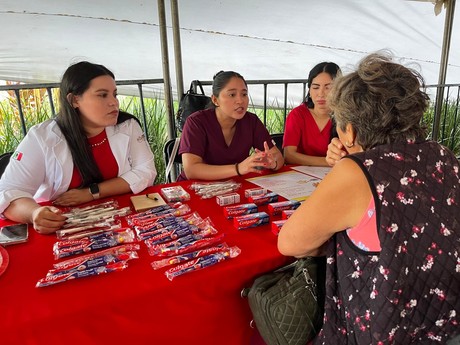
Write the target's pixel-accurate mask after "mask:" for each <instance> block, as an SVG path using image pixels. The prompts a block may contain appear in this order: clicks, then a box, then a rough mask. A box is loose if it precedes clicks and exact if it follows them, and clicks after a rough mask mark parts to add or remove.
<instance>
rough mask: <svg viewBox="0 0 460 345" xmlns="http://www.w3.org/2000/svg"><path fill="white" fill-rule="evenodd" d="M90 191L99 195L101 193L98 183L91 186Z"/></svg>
mask: <svg viewBox="0 0 460 345" xmlns="http://www.w3.org/2000/svg"><path fill="white" fill-rule="evenodd" d="M89 190H90V191H91V194H97V193H99V186H98V185H97V183H92V184H90V185H89Z"/></svg>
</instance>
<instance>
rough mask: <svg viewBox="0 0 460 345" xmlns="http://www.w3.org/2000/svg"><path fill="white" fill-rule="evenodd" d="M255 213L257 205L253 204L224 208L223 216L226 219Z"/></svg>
mask: <svg viewBox="0 0 460 345" xmlns="http://www.w3.org/2000/svg"><path fill="white" fill-rule="evenodd" d="M257 211H258V208H257V205H256V204H254V203H249V204H240V205H234V206H226V207H224V215H225V217H227V219H232V218H234V217H238V216H243V215H245V214H250V213H256V212H257Z"/></svg>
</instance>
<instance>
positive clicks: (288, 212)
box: [281, 210, 295, 219]
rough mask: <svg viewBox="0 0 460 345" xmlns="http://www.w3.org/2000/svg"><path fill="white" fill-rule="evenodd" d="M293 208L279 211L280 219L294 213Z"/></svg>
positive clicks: (287, 217)
mask: <svg viewBox="0 0 460 345" xmlns="http://www.w3.org/2000/svg"><path fill="white" fill-rule="evenodd" d="M294 211H295V210H283V211H282V212H281V219H289V217H290V216H292V214H293V213H294Z"/></svg>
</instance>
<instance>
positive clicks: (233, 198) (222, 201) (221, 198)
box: [216, 193, 240, 206]
mask: <svg viewBox="0 0 460 345" xmlns="http://www.w3.org/2000/svg"><path fill="white" fill-rule="evenodd" d="M216 202H217V204H218V205H219V206H225V205H232V204H237V203H239V202H240V195H239V194H238V193H229V194H224V195H217V196H216Z"/></svg>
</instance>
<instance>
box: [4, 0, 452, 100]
mask: <svg viewBox="0 0 460 345" xmlns="http://www.w3.org/2000/svg"><path fill="white" fill-rule="evenodd" d="M0 3H1V7H0V23H1V24H2V25H1V27H2V32H1V37H2V39H1V45H0V61H1V63H0V79H3V80H15V81H22V82H57V81H59V79H60V77H61V75H62V73H63V71H64V70H65V69H66V68H67V67H68V65H69V64H71V63H73V62H77V61H81V60H89V61H92V62H96V63H101V64H104V65H105V66H107V67H108V68H110V69H111V70H112V71H113V72H114V73H115V75H116V77H117V79H118V80H126V79H149V78H152V79H153V78H162V75H163V72H162V57H161V46H160V29H159V17H158V5H157V1H153V0H149V1H147V0H146V1H141V0H130V1H125V0H112V1H109V2H107V1H94V0H79V1H74V0H67V1H60V2H57V1H51V0H48V1H35V0H0ZM165 6H166V13H167V25H168V30H167V33H168V44H169V59H170V64H171V65H170V71H171V79H172V80H171V83H172V88H173V90H176V79H175V78H176V77H175V70H174V51H173V38H172V29H171V16H170V8H171V7H170V2H169V1H168V0H166V1H165ZM178 7H179V24H180V29H181V30H180V35H181V45H182V61H183V63H182V65H183V75H184V83H185V85H184V87H185V89H187V87H188V84H189V83H190V81H191V80H193V79H200V80H211V79H212V76H213V75H214V74H215V73H216V72H217V71H219V70H235V71H238V72H240V73H241V74H242V75H243V76H245V78H246V79H299V78H306V77H307V74H308V71H309V70H310V69H311V68H312V67H313V66H314V65H315V64H316V63H318V62H321V61H325V60H328V61H334V62H336V63H338V64H339V65H340V66H341V67H342V68H343V70H344V71H345V72H346V71H347V70H349V68H350V67H351V66H354V65H355V64H356V63H357V62H358V61H359V59H360V58H362V57H363V56H364V55H366V54H368V53H370V52H374V51H377V50H380V49H389V50H391V52H392V53H393V54H394V55H395V56H396V57H397V58H400V59H402V61H403V62H404V63H405V64H411V65H412V66H413V67H415V68H416V69H418V70H420V71H421V73H422V75H423V76H424V77H425V79H426V82H427V84H436V83H437V82H438V74H439V64H440V59H441V48H442V38H443V30H444V19H445V11H443V12H442V13H441V14H440V15H438V16H435V15H434V5H433V4H432V3H430V2H418V1H403V0H373V1H369V0H345V1H344V0H321V1H317V0H316V1H314V0H304V1H298V0H285V1H279V0H252V1H246V0H235V1H217V0H194V1H178ZM458 12H459V9H458V6H457V8H456V18H458V20H460V18H459V17H458ZM459 25H460V24H458V23H457V24H455V20H454V27H453V32H452V40H451V42H452V43H451V49H450V55H449V66H448V69H447V79H446V82H447V83H458V82H460V30H459ZM250 92H251V93H253V91H252V90H250Z"/></svg>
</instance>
